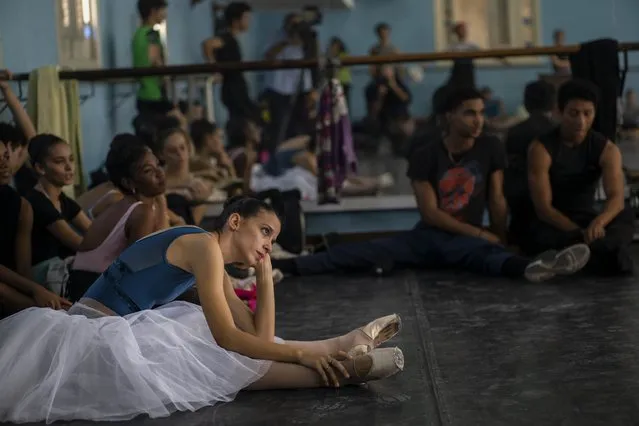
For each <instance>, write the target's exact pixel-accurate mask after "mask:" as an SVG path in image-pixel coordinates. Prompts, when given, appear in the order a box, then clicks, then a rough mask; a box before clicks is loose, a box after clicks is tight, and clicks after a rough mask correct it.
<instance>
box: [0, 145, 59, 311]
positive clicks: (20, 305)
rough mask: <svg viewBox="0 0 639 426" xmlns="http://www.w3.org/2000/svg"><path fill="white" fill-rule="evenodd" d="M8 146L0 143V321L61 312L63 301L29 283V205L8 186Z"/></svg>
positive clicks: (38, 286) (31, 216) (9, 174)
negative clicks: (37, 311)
mask: <svg viewBox="0 0 639 426" xmlns="http://www.w3.org/2000/svg"><path fill="white" fill-rule="evenodd" d="M10 144H11V142H9V141H7V142H5V141H2V140H0V205H1V206H2V208H1V209H0V224H2V227H3V228H4V229H3V230H2V233H1V234H0V235H1V238H0V318H2V317H3V316H5V315H10V314H13V313H15V312H18V311H21V310H22V309H26V308H30V307H32V306H41V307H45V306H46V307H50V308H54V309H60V308H62V307H64V308H68V307H69V306H71V304H70V303H68V302H67V301H66V300H64V299H62V298H61V297H59V296H57V295H55V294H53V293H52V292H50V291H49V290H47V289H45V288H44V287H42V286H41V285H38V284H37V283H35V282H33V281H31V280H30V279H29V277H30V276H31V226H32V222H33V211H32V210H31V206H30V205H29V203H28V202H27V201H26V200H25V199H24V198H22V197H20V195H19V194H18V192H17V191H16V190H15V189H14V188H12V187H10V186H9V182H11V176H12V175H11V171H12V169H11V164H12V159H11V157H10V155H9V153H10V152H11V145H10Z"/></svg>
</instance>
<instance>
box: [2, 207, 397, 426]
mask: <svg viewBox="0 0 639 426" xmlns="http://www.w3.org/2000/svg"><path fill="white" fill-rule="evenodd" d="M280 226H281V225H280V220H279V218H278V217H277V215H276V214H275V213H274V211H273V210H272V208H271V207H270V206H269V205H268V204H266V203H264V202H262V201H259V200H256V199H252V198H243V199H236V200H231V201H230V202H229V203H227V205H226V206H225V209H224V212H223V213H222V215H221V216H220V219H219V226H217V229H216V230H215V231H214V232H213V233H208V232H206V231H204V230H202V229H200V228H197V227H192V226H185V227H178V228H171V229H168V230H165V231H161V232H158V233H155V234H152V235H149V236H147V237H145V238H143V239H141V240H139V241H137V242H136V243H134V244H133V245H132V246H130V247H129V248H127V249H126V250H125V251H124V252H123V253H122V254H121V255H120V256H119V258H118V259H117V260H116V261H115V262H114V263H113V264H112V265H111V266H110V267H109V268H108V269H107V270H106V271H105V272H104V274H102V275H101V276H100V278H98V280H97V281H96V282H95V283H94V284H93V285H92V286H91V287H90V288H89V290H88V291H87V292H86V293H85V295H84V297H83V298H82V299H81V300H80V301H79V302H78V303H76V304H75V305H73V307H72V308H71V309H70V310H69V312H68V313H67V312H61V311H54V310H51V309H38V308H32V309H28V310H26V311H22V312H20V313H17V314H15V315H13V316H11V317H9V318H7V319H5V320H3V321H0V383H2V385H1V386H0V422H36V421H46V422H53V421H56V420H79V419H82V420H111V421H114V420H128V419H131V418H133V417H135V416H137V415H139V414H147V415H149V416H151V417H161V416H167V415H169V414H171V413H172V412H174V411H178V410H179V411H187V410H189V411H194V410H197V409H200V408H202V407H205V406H211V405H214V404H215V403H217V402H227V401H231V400H233V398H234V397H235V395H236V394H237V392H239V391H240V390H242V389H248V390H251V389H283V388H311V387H321V386H334V387H339V386H343V385H348V384H357V383H363V382H367V381H371V380H378V379H382V378H385V377H389V376H391V375H393V374H396V373H398V372H399V371H401V370H402V369H403V366H404V360H403V354H402V352H401V350H400V349H399V348H377V346H379V345H380V344H382V343H384V342H386V341H388V340H389V339H391V338H392V337H394V336H395V335H396V334H397V333H398V332H399V330H400V327H401V321H400V318H399V316H397V315H389V316H386V317H383V318H379V319H377V320H375V321H373V322H371V323H370V324H368V325H366V326H364V327H361V328H359V329H356V330H354V331H352V332H350V333H348V334H346V335H344V336H339V337H336V338H333V339H328V340H323V341H316V342H293V341H286V342H285V341H283V340H281V339H279V338H277V337H275V335H274V333H275V302H274V293H273V280H272V270H271V262H270V257H269V253H270V251H271V247H272V244H273V242H274V240H275V238H276V237H277V235H278V233H279V232H280ZM225 263H234V264H238V265H241V266H243V267H248V266H254V267H255V268H256V275H257V291H258V302H257V309H256V311H255V314H253V313H252V312H251V311H250V310H249V309H248V307H246V305H244V303H243V302H242V301H241V300H240V299H239V298H238V297H237V296H236V295H235V292H234V291H233V287H232V285H231V282H230V280H229V278H228V276H227V275H226V273H225V271H224V264H225ZM193 285H195V286H196V288H197V291H198V294H199V298H200V302H201V305H202V306H201V307H200V306H197V305H194V304H190V303H186V302H176V301H174V300H175V299H176V298H177V297H178V296H179V295H180V294H182V293H183V292H184V291H185V290H187V289H189V288H190V287H192V286H193ZM155 306H160V307H159V308H155V309H152V308H153V307H155Z"/></svg>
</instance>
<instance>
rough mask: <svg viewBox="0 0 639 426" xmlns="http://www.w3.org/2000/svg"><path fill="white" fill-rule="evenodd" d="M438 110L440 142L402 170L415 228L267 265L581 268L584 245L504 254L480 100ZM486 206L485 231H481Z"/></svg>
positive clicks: (497, 170)
mask: <svg viewBox="0 0 639 426" xmlns="http://www.w3.org/2000/svg"><path fill="white" fill-rule="evenodd" d="M443 110H444V111H445V114H444V115H443V117H442V119H443V121H444V122H445V124H444V126H445V128H444V129H442V130H443V132H442V133H443V136H441V135H437V134H436V133H434V134H432V135H434V136H433V137H434V138H435V139H433V140H432V141H431V142H430V143H428V144H424V146H423V148H421V149H420V150H419V151H417V152H416V153H415V155H413V157H412V159H411V163H410V167H409V171H408V176H409V177H410V179H411V180H412V182H413V189H414V192H415V197H416V199H417V205H418V207H419V211H420V213H421V217H422V220H421V221H420V223H418V225H417V226H416V227H415V228H414V229H412V230H410V231H406V232H402V233H399V234H397V235H395V236H392V237H389V238H383V239H377V240H372V241H367V242H361V243H351V244H340V245H336V246H333V247H330V248H329V249H328V251H326V252H324V253H318V254H315V255H312V256H302V257H298V258H294V259H288V260H273V267H274V268H279V269H281V270H282V272H284V273H292V274H296V275H310V274H319V273H330V272H335V271H358V270H359V271H362V270H363V271H366V270H373V269H378V268H380V267H381V268H383V269H389V268H391V267H393V266H396V267H415V268H418V267H425V268H436V267H448V268H458V269H463V270H467V271H472V272H477V273H482V274H487V275H494V276H499V275H501V276H508V277H513V278H518V277H526V278H527V279H529V280H530V281H542V280H546V279H549V278H552V277H553V276H555V275H556V274H571V273H573V272H575V271H577V270H579V269H580V268H582V267H583V266H584V265H585V264H586V263H587V261H588V258H589V254H590V251H589V249H588V246H586V245H584V244H578V245H574V246H571V247H568V248H566V249H564V250H561V251H559V252H558V253H554V254H553V255H546V256H541V257H540V258H539V259H537V260H533V259H529V258H525V257H521V256H518V255H516V254H514V253H512V252H510V251H508V250H507V249H506V248H505V247H504V241H505V234H506V219H507V205H506V201H505V198H504V193H503V169H504V167H505V162H506V159H505V152H504V149H503V147H502V145H501V143H500V142H499V141H498V140H497V139H494V138H491V137H486V136H483V135H481V132H482V128H483V124H484V115H483V114H484V102H483V100H482V96H481V94H480V93H479V92H477V91H476V90H475V89H472V88H457V89H454V90H451V92H450V93H449V94H448V95H447V99H446V102H445V105H444V109H443ZM486 207H488V209H489V211H490V217H491V223H492V227H491V230H487V229H484V228H483V227H482V219H483V216H484V211H485V209H486Z"/></svg>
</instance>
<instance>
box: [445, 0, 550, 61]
mask: <svg viewBox="0 0 639 426" xmlns="http://www.w3.org/2000/svg"><path fill="white" fill-rule="evenodd" d="M454 1H459V0H433V18H434V44H435V45H434V51H435V52H444V51H446V49H447V47H448V35H447V34H449V31H450V30H449V28H448V24H449V23H448V22H447V21H446V9H447V3H448V2H454ZM488 1H489V2H490V3H491V5H490V7H489V18H488V19H489V20H490V21H492V22H494V21H496V20H497V17H496V15H497V14H498V9H497V4H496V2H497V0H488ZM522 1H524V0H507V4H508V5H509V7H508V32H509V34H510V39H511V43H510V45H509V46H504V49H514V48H517V47H513V42H514V43H523V40H521V38H522V32H521V31H517V30H516V28H517V27H518V26H521V8H522ZM530 1H531V2H532V3H533V4H532V16H533V19H534V26H533V34H534V35H533V46H541V45H542V43H543V37H542V34H543V28H542V23H541V0H530ZM513 4H515V5H517V6H518V7H517V6H516V7H511V6H512V5H513ZM490 37H491V39H493V38H494V34H491V35H490ZM513 38H514V40H513ZM492 42H494V40H491V43H492ZM507 60H508V63H509V65H515V66H516V65H521V66H526V65H542V64H544V63H546V62H547V59H546V58H545V57H542V56H520V57H509V58H507ZM474 62H475V64H476V65H478V66H481V67H503V66H504V64H503V62H502V61H501V60H500V59H498V58H482V59H477V60H475V61H474ZM435 65H436V66H438V67H450V66H451V65H452V62H451V61H436V62H435Z"/></svg>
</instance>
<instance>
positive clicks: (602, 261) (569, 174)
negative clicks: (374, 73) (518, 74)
mask: <svg viewBox="0 0 639 426" xmlns="http://www.w3.org/2000/svg"><path fill="white" fill-rule="evenodd" d="M557 99H558V104H559V105H558V106H559V111H560V113H561V118H560V125H559V127H558V128H557V129H555V130H554V131H553V132H551V133H549V134H547V135H544V136H542V137H540V138H538V139H537V140H535V141H534V142H533V143H532V145H531V147H530V151H529V154H528V163H529V165H528V182H529V184H530V195H531V197H532V201H533V204H534V206H535V213H536V217H535V218H534V219H533V220H532V223H531V224H530V226H529V229H530V234H529V235H528V237H527V238H525V244H524V245H523V246H522V248H524V249H525V250H526V251H527V252H528V253H530V254H533V255H534V254H536V253H538V252H540V251H543V250H548V249H556V248H557V247H560V246H563V245H565V244H574V243H586V244H588V245H589V246H590V250H591V251H592V256H591V258H590V262H589V263H588V268H587V269H588V270H590V271H592V272H594V273H596V274H600V275H618V274H629V273H632V271H633V262H632V258H631V256H630V251H629V249H630V244H631V243H632V240H633V237H634V231H635V229H634V217H633V216H634V215H633V213H632V210H631V209H630V208H629V207H627V206H626V205H625V199H624V176H623V165H622V159H621V152H620V151H619V148H618V147H617V145H615V144H614V143H612V142H611V141H609V140H608V139H607V138H606V137H605V136H604V135H602V134H601V133H599V132H596V131H594V130H592V123H593V121H594V119H595V113H596V105H597V101H598V90H597V88H596V87H595V86H593V85H592V84H591V83H589V82H586V81H579V80H571V81H568V82H566V83H564V84H563V85H562V86H561V88H560V89H559V94H558V96H557ZM600 182H602V183H603V189H604V192H605V194H606V199H605V203H603V207H602V208H598V207H597V206H596V200H595V194H596V191H597V189H598V188H599V186H600Z"/></svg>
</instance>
